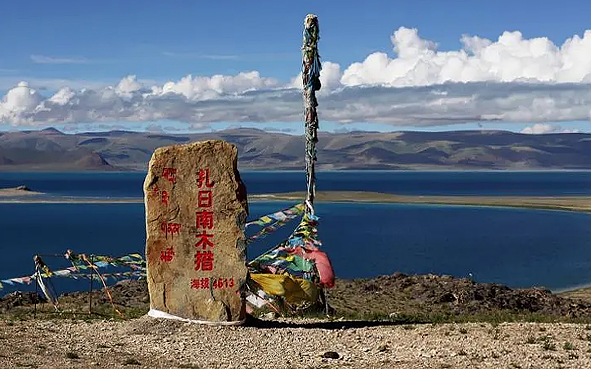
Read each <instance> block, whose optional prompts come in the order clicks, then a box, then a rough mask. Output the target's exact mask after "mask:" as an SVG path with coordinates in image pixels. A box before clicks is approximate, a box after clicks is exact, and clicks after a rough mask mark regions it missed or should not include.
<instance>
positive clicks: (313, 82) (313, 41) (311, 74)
mask: <svg viewBox="0 0 591 369" xmlns="http://www.w3.org/2000/svg"><path fill="white" fill-rule="evenodd" d="M303 38H304V40H303V46H302V82H303V85H304V92H303V97H304V117H305V123H306V125H305V135H306V181H307V186H308V191H307V196H306V205H307V206H306V213H307V214H314V197H315V195H316V172H315V168H314V163H315V162H316V143H317V142H318V115H317V114H316V107H317V106H318V101H317V100H316V91H318V90H320V70H321V69H322V65H321V64H320V57H319V55H318V39H319V28H318V17H317V16H316V15H314V14H308V15H307V16H306V19H305V20H304V37H303Z"/></svg>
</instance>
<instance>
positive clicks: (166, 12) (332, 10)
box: [0, 0, 591, 132]
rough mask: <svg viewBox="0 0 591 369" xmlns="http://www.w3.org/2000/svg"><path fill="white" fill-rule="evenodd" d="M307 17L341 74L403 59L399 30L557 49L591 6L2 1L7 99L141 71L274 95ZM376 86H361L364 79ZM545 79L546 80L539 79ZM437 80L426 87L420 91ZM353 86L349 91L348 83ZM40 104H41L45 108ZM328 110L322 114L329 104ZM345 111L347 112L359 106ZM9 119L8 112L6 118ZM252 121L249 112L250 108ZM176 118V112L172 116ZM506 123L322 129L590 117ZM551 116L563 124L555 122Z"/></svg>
mask: <svg viewBox="0 0 591 369" xmlns="http://www.w3.org/2000/svg"><path fill="white" fill-rule="evenodd" d="M307 13H315V14H317V15H318V17H319V20H320V31H321V41H320V45H319V48H320V54H321V56H322V59H323V61H329V62H332V63H336V64H338V65H339V66H340V73H341V74H343V72H344V71H345V70H346V69H347V68H348V67H349V66H350V65H351V64H353V63H356V62H363V61H364V60H366V58H368V56H369V55H371V54H373V53H376V52H381V53H386V54H387V55H388V57H389V58H396V54H395V53H394V52H393V44H392V41H391V39H390V36H391V35H392V34H393V33H394V32H395V31H396V30H398V29H399V28H400V27H406V28H408V29H417V30H418V35H419V36H420V39H422V40H430V41H433V42H435V43H437V51H438V52H445V51H454V50H460V49H461V48H462V47H463V46H462V43H461V42H460V38H461V37H462V35H475V36H478V37H479V38H481V39H489V40H492V41H493V42H494V41H496V40H497V39H498V38H499V36H500V35H501V34H503V32H505V31H519V32H521V35H522V38H523V39H527V40H529V39H533V38H538V37H547V38H548V40H549V42H551V43H553V44H554V45H556V46H558V47H560V45H562V44H563V43H564V42H565V40H567V39H569V38H572V37H573V36H574V35H579V36H580V37H583V33H584V31H585V30H586V29H589V28H591V27H590V26H589V19H588V16H587V15H588V14H591V3H588V2H583V1H580V0H578V1H568V0H566V1H560V2H556V1H515V0H514V1H504V0H501V1H494V2H484V1H479V2H467V1H426V0H415V1H365V2H363V3H360V2H350V1H317V2H312V3H310V2H283V1H256V2H254V1H251V2H245V1H214V2H206V1H166V2H156V1H143V2H140V1H109V0H104V1H100V2H90V1H18V2H17V1H5V2H0V50H3V52H2V53H0V97H2V96H5V95H6V94H7V93H8V91H9V90H10V89H12V88H13V87H15V86H16V85H17V83H18V82H20V81H26V82H27V83H28V86H30V87H32V88H35V89H36V91H37V92H39V93H40V94H41V95H42V96H43V98H49V97H51V96H52V95H53V94H55V93H56V92H57V91H58V90H59V88H61V87H66V86H67V87H70V88H72V89H74V90H76V91H78V90H80V89H82V88H86V89H91V90H92V89H96V90H98V89H100V88H104V87H105V86H115V85H117V84H118V83H119V81H120V80H121V79H122V78H124V77H126V76H129V75H135V76H136V78H137V81H139V83H141V84H142V85H143V87H144V88H148V87H149V86H151V85H159V86H163V85H164V84H165V83H166V82H167V81H173V82H178V81H179V80H181V79H182V78H183V77H185V76H187V75H189V74H190V75H192V76H193V77H196V76H204V77H208V78H209V77H211V76H212V75H216V74H220V75H227V76H235V75H237V74H238V73H240V72H248V71H258V73H259V74H260V76H261V77H264V78H270V79H273V81H272V82H269V83H268V84H265V86H271V85H272V86H273V88H275V87H278V86H279V85H280V84H282V83H283V84H288V83H290V80H291V79H292V78H294V77H296V76H297V74H298V72H299V70H300V63H301V57H300V51H299V50H300V46H301V32H302V21H303V19H304V17H305V15H306V14H307ZM408 37H410V36H408ZM507 63H508V62H507ZM584 63H586V61H581V65H583V64H584ZM524 65H526V64H524ZM590 69H591V67H590ZM524 73H526V72H524ZM345 74H346V73H345ZM557 75H558V74H557ZM585 75H586V74H585ZM339 76H340V75H339ZM364 78H365V77H364ZM367 78H369V77H367ZM499 78H500V77H499ZM516 78H517V77H516ZM540 78H542V77H540ZM576 78H578V77H576ZM362 79H363V78H362ZM580 79H581V81H580V82H581V83H583V82H585V83H588V81H587V80H585V79H584V78H583V77H581V78H580ZM337 80H338V79H337ZM335 81H336V80H335ZM341 81H342V80H341ZM367 81H368V80H367ZM367 81H366V80H363V81H362V82H363V84H365V83H366V82H367ZM446 81H447V80H446ZM479 81H481V80H479ZM573 81H574V82H577V83H578V82H579V81H578V80H576V79H574V80H573V79H572V78H571V79H560V78H558V77H557V79H556V80H555V81H552V82H573ZM362 82H359V83H357V84H358V85H360V84H361V83H362ZM370 82H371V81H370ZM452 82H453V80H452ZM455 82H457V81H455ZM475 82H478V81H475ZM492 82H495V83H513V81H512V80H511V81H508V82H507V81H506V80H494V79H493V80H492ZM542 82H544V83H545V82H546V81H544V80H543V78H542ZM265 83H266V82H265ZM397 83H398V82H397ZM400 83H403V82H400ZM436 84H437V83H431V82H426V83H419V84H418V85H420V86H425V85H430V86H431V85H436ZM344 85H347V86H351V83H349V84H347V83H345V84H344ZM418 85H417V86H418ZM392 86H393V87H400V86H403V87H404V88H413V87H416V86H415V85H413V84H412V83H410V84H409V83H407V82H404V84H403V85H402V84H398V85H397V84H394V83H393V85H392ZM259 87H260V86H259V85H257V88H259ZM337 87H339V86H337ZM232 88H233V87H232ZM232 88H230V91H229V92H231V93H238V94H242V93H243V91H242V90H236V91H235V90H233V89H232ZM265 88H267V87H265ZM335 88H336V87H335ZM23 91H24V90H23ZM175 91H176V90H175ZM22 93H26V92H22ZM178 93H179V94H180V92H178ZM183 93H184V92H183ZM222 93H226V91H223V92H222ZM475 93H477V92H475ZM15 95H16V94H15ZM537 96H539V95H537ZM557 98H558V97H557ZM39 99H41V98H39ZM191 99H201V97H191ZM335 99H337V98H336V97H335ZM4 100H5V105H6V106H5V111H8V109H9V108H11V107H10V106H8V105H9V104H7V103H6V100H7V98H6V97H5V99H4ZM19 101H20V100H19ZM39 101H40V100H39ZM39 101H37V100H36V103H39ZM199 101H201V100H199ZM385 101H389V100H385ZM31 104H32V103H31ZM320 104H321V105H320V107H319V109H320V111H321V112H322V108H323V106H322V98H320ZM347 104H349V105H348V106H350V104H351V103H350V102H348V103H347ZM585 104H586V102H585ZM13 105H14V104H12V105H11V106H12V107H13V108H14V106H13ZM263 106H264V105H263ZM31 107H32V105H31V106H29V107H28V108H29V109H32V108H31ZM0 108H1V106H0ZM585 108H586V107H585ZM23 109H25V108H23ZM72 109H73V108H72ZM62 110H65V108H63V109H62ZM337 110H338V109H337ZM516 110H519V109H516ZM503 113H504V112H503V111H498V109H497V110H495V109H492V108H491V114H493V115H495V116H496V115H498V114H501V115H502V114H503ZM1 114H2V111H1V110H0V129H25V128H43V127H45V126H49V125H51V126H58V127H62V128H63V129H66V130H73V131H76V130H79V129H100V127H107V126H108V125H113V126H122V127H129V129H145V128H146V127H148V126H151V127H152V128H154V127H160V128H166V127H172V129H173V130H176V129H178V130H200V129H202V130H209V129H222V128H224V127H228V126H234V125H236V124H238V125H241V126H253V127H257V128H261V129H267V128H269V129H277V130H284V131H291V132H300V131H301V128H300V126H301V125H299V124H298V123H297V122H294V121H293V119H292V120H291V121H290V120H288V119H284V118H283V116H281V115H278V120H276V121H274V120H273V119H269V120H268V121H266V122H258V121H252V122H248V121H245V120H244V119H243V118H240V119H238V120H239V122H238V123H236V122H233V121H231V120H232V119H230V118H228V121H223V119H224V118H215V119H214V120H212V121H204V122H200V121H197V120H194V118H190V117H189V118H188V119H187V118H186V117H183V118H179V119H178V120H177V119H171V117H170V116H166V117H163V118H164V119H157V118H158V117H159V115H158V114H155V115H151V116H150V117H151V118H150V119H145V118H142V119H144V121H143V122H140V123H133V122H131V121H132V120H134V119H135V118H130V115H129V114H128V115H126V116H125V117H122V118H121V119H118V118H117V117H112V116H107V117H103V116H101V117H99V118H97V119H98V121H97V122H94V121H92V119H90V118H88V116H87V115H85V116H84V118H81V119H80V120H79V121H78V120H77V118H69V120H67V122H65V123H60V120H59V119H60V118H55V119H54V120H53V121H48V122H44V121H43V119H42V118H35V119H34V123H30V124H29V125H28V126H27V127H25V126H23V125H21V124H20V123H19V121H18V119H17V118H4V120H2V115H1ZM5 114H6V116H8V113H5ZM19 114H20V113H19ZM60 114H62V115H59V117H64V115H63V114H64V113H63V112H62V113H60ZM413 114H414V113H413ZM434 114H435V113H434ZM66 115H67V114H66ZM248 115H249V116H252V114H251V113H249V114H248ZM415 115H416V114H415ZM175 116H177V115H174V114H173V115H172V117H173V118H174V117H175ZM331 116H334V115H331ZM462 116H463V117H464V116H469V114H463V115H462ZM506 116H508V117H509V118H503V119H502V122H499V121H498V120H496V119H493V120H486V121H482V120H481V119H478V120H476V121H474V122H470V121H465V122H461V123H460V124H451V125H450V124H449V121H450V120H449V119H448V118H445V119H442V120H443V121H444V122H445V123H444V124H437V123H436V122H437V119H435V121H434V123H430V124H427V125H425V124H415V123H412V122H409V123H408V124H405V123H404V122H402V123H400V122H398V123H392V122H391V121H389V122H383V120H384V119H382V118H381V117H376V118H375V119H374V118H372V119H368V121H363V122H362V121H360V120H361V118H359V117H357V116H356V115H355V114H353V115H352V116H351V117H347V118H346V119H344V120H343V121H340V122H338V121H337V119H332V120H329V121H325V122H322V125H321V127H322V128H324V129H326V130H337V131H338V130H358V129H362V130H379V131H390V130H400V129H405V130H408V129H421V130H444V129H475V128H476V129H478V128H481V127H482V128H485V129H509V130H514V131H521V130H522V129H524V128H525V127H528V126H530V127H531V126H533V124H535V123H538V124H545V125H549V126H552V127H558V126H559V127H560V129H566V130H580V131H589V129H588V127H587V126H588V119H580V117H584V114H580V113H579V114H578V115H576V114H575V115H572V117H573V118H574V119H569V117H568V116H565V115H564V114H562V113H561V114H558V113H556V114H547V115H546V116H544V117H541V118H539V117H537V116H533V117H532V119H531V121H530V120H528V117H527V116H525V117H524V118H518V119H516V120H519V121H518V122H512V121H511V120H512V118H510V117H514V116H517V117H523V116H524V115H523V114H521V115H519V114H517V113H515V114H507V115H506ZM11 117H12V116H11ZM552 117H558V119H556V120H553V119H552ZM321 118H322V115H321ZM452 118H453V117H452ZM187 120H189V121H187ZM462 120H466V118H462ZM99 123H100V125H99ZM345 123H346V124H345ZM99 126H100V127H99Z"/></svg>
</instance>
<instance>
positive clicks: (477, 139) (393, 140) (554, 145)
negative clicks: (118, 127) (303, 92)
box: [0, 128, 591, 170]
mask: <svg viewBox="0 0 591 369" xmlns="http://www.w3.org/2000/svg"><path fill="white" fill-rule="evenodd" d="M207 139H222V140H226V141H229V142H231V143H234V144H235V145H236V146H237V147H238V153H239V166H240V167H241V168H243V169H301V168H302V167H303V165H304V160H303V153H304V139H303V137H302V136H294V135H288V134H283V133H275V132H265V131H262V130H257V129H230V130H224V131H217V132H210V133H199V134H175V135H173V134H162V133H149V132H127V131H110V132H90V133H79V134H64V133H62V132H60V131H58V130H56V129H53V128H48V129H45V130H42V131H23V132H4V133H0V170H34V169H43V170H110V169H113V168H118V169H123V170H145V168H146V164H147V162H148V161H149V159H150V156H151V155H152V152H153V151H154V149H156V148H157V147H161V146H167V145H173V144H181V143H188V142H193V141H201V140H207ZM318 158H319V161H318V166H319V167H320V168H321V169H591V134H583V133H570V134H564V133H563V134H545V135H527V134H519V133H512V132H505V131H450V132H393V133H378V132H350V133H339V134H336V133H327V132H320V134H319V143H318Z"/></svg>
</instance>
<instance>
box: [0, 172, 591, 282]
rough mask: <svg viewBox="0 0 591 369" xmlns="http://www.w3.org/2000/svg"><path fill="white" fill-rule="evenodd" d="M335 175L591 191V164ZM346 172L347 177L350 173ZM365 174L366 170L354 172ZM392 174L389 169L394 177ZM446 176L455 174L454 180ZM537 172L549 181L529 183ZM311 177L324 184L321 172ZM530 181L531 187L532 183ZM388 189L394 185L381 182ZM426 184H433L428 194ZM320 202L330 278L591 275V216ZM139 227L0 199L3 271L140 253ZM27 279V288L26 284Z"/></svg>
mask: <svg viewBox="0 0 591 369" xmlns="http://www.w3.org/2000/svg"><path fill="white" fill-rule="evenodd" d="M332 173H334V174H330V175H329V174H326V173H325V174H324V175H325V176H326V177H325V178H324V181H325V184H324V185H325V186H328V184H329V183H332V184H331V186H333V185H334V187H331V188H330V189H351V190H353V189H365V190H370V191H382V192H399V193H410V194H431V193H437V194H456V193H459V192H461V193H471V194H505V193H511V194H521V193H523V194H532V193H536V194H555V195H558V194H575V193H576V194H581V193H589V191H590V188H589V185H588V184H587V183H586V182H585V180H588V183H591V178H589V173H588V172H553V173H544V172H520V173H504V172H495V173H482V172H478V173H474V172H463V173H460V172H454V173H449V172H428V173H426V172H418V173H417V172H403V173H396V175H394V174H392V173H391V172H367V173H360V172H350V173H342V172H332ZM412 175H415V176H416V178H415V180H414V182H413V183H414V185H411V184H406V185H402V184H400V183H398V184H397V182H396V181H400V182H404V180H403V178H407V181H408V182H409V183H410V182H412V181H411V177H412ZM331 176H333V177H331ZM349 176H354V177H353V179H350V180H348V178H349ZM363 176H365V180H361V179H359V177H363ZM450 176H451V177H450ZM487 176H493V177H490V178H497V182H496V187H495V185H493V184H490V183H487V184H483V185H480V183H482V182H485V179H486V178H487ZM494 176H497V177H494ZM522 176H523V177H522ZM528 176H533V178H534V179H531V178H529V177H528ZM269 178H272V179H269ZM331 178H332V179H331ZM380 178H381V180H380ZM393 178H397V179H396V181H395V180H394V179H393ZM450 178H455V180H456V183H457V187H454V186H453V185H452V183H453V181H452V180H451V179H450ZM519 178H525V179H524V180H523V183H522V185H521V187H519V186H518V185H517V184H516V183H521V182H519V180H518V179H519ZM528 178H529V179H528ZM543 178H545V179H546V180H547V181H546V182H544V181H542V182H537V181H538V180H541V179H543ZM243 179H244V181H245V182H246V185H247V188H249V191H250V192H251V193H263V192H274V191H277V190H278V189H279V188H280V189H282V190H285V191H291V190H294V189H295V190H302V188H294V189H292V188H291V187H289V186H290V185H291V184H290V183H291V181H293V182H297V183H299V182H303V181H304V180H305V179H304V178H303V176H302V175H301V173H294V172H283V173H253V172H250V173H244V175H243ZM331 180H332V181H334V182H330V181H331ZM11 181H12V182H11ZM138 181H139V187H140V191H139V195H138V191H137V186H138ZM142 181H143V175H141V174H137V173H116V174H112V173H109V174H97V173H92V174H88V173H85V174H44V173H43V174H39V173H37V174H16V173H10V174H0V187H7V186H11V185H12V183H16V184H22V183H24V184H27V185H28V186H30V187H32V188H33V189H36V190H41V191H45V192H49V193H50V194H52V195H61V196H62V195H67V196H75V195H78V196H93V197H104V196H106V195H107V194H108V195H109V196H118V197H127V196H141V182H142ZM319 181H320V183H322V177H320V176H319ZM113 182H115V183H113ZM269 182H270V183H269ZM534 182H535V183H536V185H531V183H534ZM6 183H10V184H9V185H6ZM80 183H86V185H85V186H87V187H84V186H82V187H84V188H82V189H80V188H79V187H80ZM438 183H447V184H446V186H448V187H449V188H450V190H449V191H447V192H445V191H442V190H437V188H438V186H437V184H438ZM293 185H294V186H295V185H296V183H294V184H293ZM278 186H283V187H278ZM339 186H349V187H339ZM355 186H358V187H355ZM430 186H431V187H430ZM388 188H390V189H392V188H394V189H396V191H394V190H390V191H386V189H388ZM429 188H431V189H432V191H434V192H429ZM532 188H533V189H532ZM403 189H406V190H404V191H403ZM436 190H437V191H441V192H435V191H436ZM405 191H406V192H405ZM495 191H496V192H495ZM532 191H534V192H532ZM290 205H293V204H292V203H284V202H281V203H279V202H253V203H251V204H250V211H251V217H250V218H255V217H258V216H260V215H263V214H267V213H270V212H273V211H276V210H278V209H281V208H285V207H288V206H290ZM317 212H318V214H319V215H320V216H321V221H320V227H319V234H320V237H321V239H322V241H323V243H324V246H323V247H324V250H325V251H326V252H327V253H328V254H329V256H330V257H331V259H332V261H333V264H334V267H335V271H336V274H337V276H338V277H342V278H359V277H372V276H376V275H380V274H391V273H394V272H396V271H401V272H404V273H436V274H450V275H454V276H468V275H469V274H470V273H471V274H472V276H473V278H474V279H475V280H476V281H480V282H498V283H504V284H507V285H509V286H511V287H530V286H545V287H547V288H550V289H554V290H556V289H563V288H569V287H573V286H577V285H584V284H589V283H591V214H581V213H573V212H562V211H542V210H531V209H513V208H488V207H465V206H431V205H403V204H336V203H319V204H317ZM144 227H145V226H144V208H143V204H83V205H81V204H0V235H1V237H0V251H1V252H2V255H3V257H2V258H0V279H5V278H10V277H17V276H23V275H27V274H31V273H32V271H33V262H32V256H33V255H34V254H35V253H39V254H63V253H64V252H65V250H66V249H73V250H74V251H76V252H85V253H95V254H108V255H113V256H116V255H123V254H127V253H130V252H142V253H143V251H144V242H145V228H144ZM293 227H295V223H294V224H291V225H288V226H286V227H284V229H281V230H280V231H278V232H277V233H275V234H272V235H270V236H268V237H267V238H264V239H262V240H260V241H257V242H256V243H253V244H251V245H250V246H249V249H248V254H249V257H254V256H257V255H258V254H260V253H261V252H262V251H263V250H265V249H267V248H269V247H270V246H272V245H274V244H276V243H277V242H279V241H281V240H282V239H283V238H285V237H286V236H287V235H289V233H290V232H291V230H292V229H293ZM46 261H47V262H48V264H50V266H51V267H53V268H59V267H63V266H68V265H67V263H66V261H65V259H62V258H46ZM54 283H55V286H56V288H57V289H58V290H60V288H64V289H66V288H70V287H69V285H68V283H67V282H62V281H60V280H58V279H55V281H54ZM77 283H79V284H80V289H85V288H87V283H88V281H80V282H77ZM5 287H6V286H5ZM19 287H20V286H19ZM27 288H28V289H31V288H32V289H34V286H27V287H25V289H27ZM9 290H10V289H9V288H6V291H9Z"/></svg>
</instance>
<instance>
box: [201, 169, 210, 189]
mask: <svg viewBox="0 0 591 369" xmlns="http://www.w3.org/2000/svg"><path fill="white" fill-rule="evenodd" d="M203 185H205V187H207V188H212V187H213V182H211V181H210V180H209V168H207V169H205V170H204V169H199V178H198V179H197V187H199V188H201V187H203Z"/></svg>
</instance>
